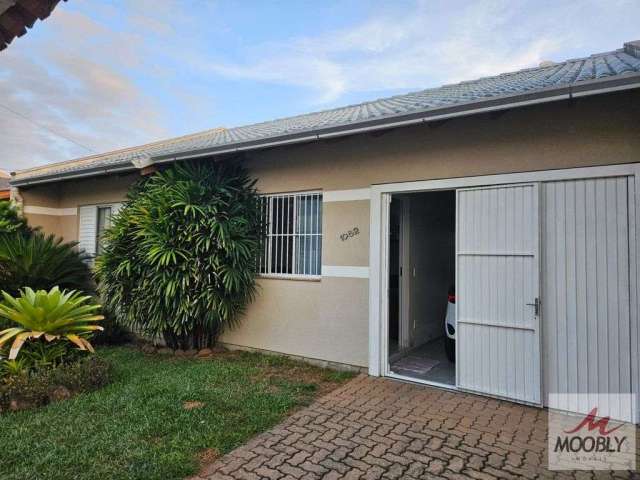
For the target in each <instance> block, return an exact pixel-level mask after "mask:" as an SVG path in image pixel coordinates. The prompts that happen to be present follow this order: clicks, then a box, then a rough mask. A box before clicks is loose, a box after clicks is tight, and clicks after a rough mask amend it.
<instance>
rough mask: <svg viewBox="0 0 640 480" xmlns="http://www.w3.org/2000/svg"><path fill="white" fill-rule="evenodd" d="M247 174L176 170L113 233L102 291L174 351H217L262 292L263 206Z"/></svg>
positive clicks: (146, 184) (137, 199) (143, 195)
mask: <svg viewBox="0 0 640 480" xmlns="http://www.w3.org/2000/svg"><path fill="white" fill-rule="evenodd" d="M254 185H255V182H254V181H252V180H251V179H250V178H249V176H248V174H247V172H246V170H245V169H244V168H242V167H240V166H237V165H221V164H214V163H212V162H206V163H182V164H176V165H174V166H172V167H170V168H168V169H166V170H164V171H161V172H158V173H156V174H154V175H153V176H151V177H149V178H147V179H145V180H143V181H141V182H140V183H139V184H137V185H136V186H135V187H134V188H133V189H132V190H131V192H130V193H129V194H128V198H127V201H126V202H125V204H124V206H123V208H122V209H121V210H120V212H119V214H118V216H117V217H116V218H115V219H114V223H113V225H112V227H111V228H110V229H109V230H108V231H107V232H106V234H105V237H104V238H105V248H104V252H103V254H102V255H101V256H100V257H98V259H97V261H96V272H97V274H98V283H99V292H100V295H101V297H102V299H103V302H104V303H105V306H106V307H107V308H108V309H109V311H111V313H112V314H114V315H115V316H116V318H117V319H118V321H119V322H120V323H122V324H123V325H125V326H127V327H129V328H131V329H133V330H135V331H141V332H144V333H146V334H149V335H153V336H162V337H164V339H165V341H166V342H167V344H168V345H169V346H171V347H172V348H203V347H208V346H211V345H212V344H213V343H214V342H215V340H216V339H217V337H218V336H219V335H220V333H222V331H223V330H224V329H225V328H227V327H230V326H234V325H235V324H236V323H237V322H238V318H239V315H240V314H241V312H242V311H243V309H244V308H245V307H246V305H247V304H248V303H249V302H250V301H251V300H252V298H253V296H254V294H255V291H256V285H255V277H256V273H257V272H256V267H257V265H256V264H257V262H256V259H257V257H258V254H259V248H260V247H259V246H260V243H261V233H262V228H261V223H260V207H259V199H258V196H257V193H256V190H255V187H254Z"/></svg>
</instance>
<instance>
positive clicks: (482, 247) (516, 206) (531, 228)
mask: <svg viewBox="0 0 640 480" xmlns="http://www.w3.org/2000/svg"><path fill="white" fill-rule="evenodd" d="M459 201H460V208H459V211H458V215H459V221H458V227H459V228H461V229H462V230H461V231H460V235H459V237H458V240H459V243H458V250H459V251H460V252H468V253H474V252H475V253H478V252H488V251H490V252H519V253H531V252H532V251H533V249H534V248H535V247H536V245H537V233H538V227H537V225H533V224H532V223H531V222H530V221H528V219H527V217H524V218H523V217H522V215H520V212H532V209H533V208H534V205H533V202H534V200H533V199H532V196H531V194H530V192H529V191H528V189H527V187H526V186H525V187H487V188H481V189H469V190H464V195H460V196H459ZM536 203H537V202H536ZM535 208H537V206H536V207H535ZM530 218H531V217H530V216H529V219H530Z"/></svg>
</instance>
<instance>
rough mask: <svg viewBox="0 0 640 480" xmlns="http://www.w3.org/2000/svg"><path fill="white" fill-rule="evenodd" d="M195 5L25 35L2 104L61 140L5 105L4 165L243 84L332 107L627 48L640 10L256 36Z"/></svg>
mask: <svg viewBox="0 0 640 480" xmlns="http://www.w3.org/2000/svg"><path fill="white" fill-rule="evenodd" d="M71 3H73V6H72V5H71ZM196 4H197V8H193V6H192V8H184V3H183V2H177V1H175V0H163V1H157V0H156V1H152V0H130V1H127V2H123V4H122V5H115V4H111V3H104V2H97V3H96V2H92V3H88V2H87V1H86V0H74V2H70V3H69V4H61V5H60V6H58V8H57V9H56V10H55V11H54V13H53V15H52V16H51V18H49V19H47V20H46V21H45V22H44V23H42V24H41V23H38V24H37V25H36V26H35V28H36V29H40V31H41V32H44V31H46V34H43V35H38V34H36V32H34V33H30V34H28V35H26V36H25V37H24V38H21V39H18V40H16V42H15V43H14V44H12V45H11V46H10V48H9V49H8V50H6V51H4V52H2V54H0V92H2V95H1V96H0V104H4V105H6V106H8V107H10V108H11V109H14V110H16V111H18V112H20V113H21V114H23V115H25V116H27V117H28V118H31V119H33V120H34V121H36V122H38V123H39V124H41V125H44V126H45V127H46V128H48V129H50V130H53V131H56V132H58V133H60V134H61V135H62V137H61V136H56V135H53V134H51V133H49V132H48V131H47V130H46V129H43V128H38V127H36V126H34V125H33V124H31V123H29V122H27V121H25V120H24V119H22V118H20V117H19V116H16V115H12V114H10V113H7V112H6V111H2V109H1V108H0V145H1V147H0V168H2V167H4V168H10V169H17V168H23V167H27V166H32V165H35V164H41V163H48V162H52V161H59V160H66V159H68V158H73V157H76V156H80V155H84V154H86V153H87V152H86V151H85V150H84V149H82V148H81V147H78V146H76V145H74V144H73V143H72V142H69V141H66V140H64V138H63V137H65V136H66V137H69V138H72V139H74V140H76V141H77V142H78V143H81V144H85V145H87V146H89V147H91V149H93V150H96V151H99V152H100V151H105V150H109V149H113V148H117V147H122V146H130V145H135V144H138V143H145V142H148V141H151V140H155V139H158V138H163V137H168V136H171V135H177V134H183V133H188V132H189V131H193V130H195V129H197V128H198V127H197V126H194V125H199V126H200V127H201V128H210V127H213V126H215V123H216V122H218V121H220V123H222V124H226V123H227V120H225V119H224V118H222V119H220V120H214V118H215V117H214V114H215V112H213V111H212V105H214V102H213V101H212V98H215V99H216V105H217V102H218V101H219V102H220V103H224V101H225V98H224V97H225V95H226V93H227V92H228V91H227V90H224V88H231V87H230V86H229V84H231V85H233V86H235V85H234V83H233V82H235V81H236V80H241V79H246V80H250V81H253V82H256V83H264V84H273V85H278V86H285V87H289V86H290V87H296V88H297V90H296V91H295V93H296V95H298V96H299V98H301V101H300V102H299V103H297V104H296V108H305V107H301V106H300V104H303V103H304V104H307V105H309V104H313V105H315V106H316V107H317V108H324V107H328V106H333V105H337V104H340V103H342V102H344V98H345V97H347V96H351V97H350V98H353V97H354V96H356V95H357V96H358V98H362V97H365V96H367V95H369V96H373V95H375V94H378V93H379V92H388V91H394V90H396V91H397V90H401V91H402V90H417V89H422V88H426V87H430V86H438V85H441V84H443V83H451V82H456V81H461V80H469V79H473V78H477V77H481V76H487V75H492V74H497V73H501V72H505V71H510V70H516V69H520V68H525V67H530V66H534V65H537V64H538V63H539V62H540V61H542V60H562V59H564V58H567V57H568V56H577V55H585V54H588V53H592V52H597V51H601V50H602V49H613V48H617V47H620V46H621V44H622V41H624V40H630V39H633V37H635V36H636V21H635V19H636V18H638V16H639V15H640V2H638V1H637V0H607V1H605V0H581V1H577V0H530V1H526V2H512V1H506V0H467V1H462V0H461V1H458V2H455V5H454V2H450V1H446V0H428V1H427V0H418V1H416V2H411V1H410V0H405V1H402V2H388V3H385V4H383V6H382V7H380V6H378V7H376V8H377V9H376V10H375V11H374V12H373V13H372V14H371V15H370V16H368V17H367V18H364V19H362V20H359V21H356V22H354V23H352V25H351V26H350V27H349V28H342V29H337V30H335V29H334V30H329V31H326V30H325V31H323V32H322V33H319V34H317V35H307V36H297V37H292V38H287V39H285V40H282V41H279V42H273V41H269V42H257V43H250V41H248V40H247V41H245V38H244V37H245V36H246V37H247V38H251V36H250V35H249V34H248V33H247V31H246V29H243V28H244V25H243V24H242V23H241V22H242V21H241V20H235V23H233V21H232V20H229V22H231V23H230V24H228V23H227V22H226V19H225V18H224V15H222V16H220V15H219V11H217V10H216V8H217V3H216V2H200V1H198V2H196ZM71 7H73V8H71ZM227 8H230V7H227ZM234 8H235V9H236V10H237V11H236V12H235V13H240V15H238V17H240V18H242V9H243V8H245V9H249V8H251V7H250V6H247V5H245V4H242V3H241V4H238V5H237V6H236V7H234ZM335 10H336V11H339V10H340V9H339V8H336V9H335ZM81 12H90V15H91V18H90V17H89V14H83V13H81ZM92 18H95V19H97V20H93V19H92ZM271 18H276V16H275V15H274V16H273V17H271ZM577 19H579V20H580V21H577ZM270 28H272V29H274V30H275V29H277V28H278V26H277V25H275V24H274V25H270ZM211 32H215V35H213V36H211ZM265 35H266V36H267V38H268V36H269V32H266V33H263V34H262V36H263V37H264V36H265ZM274 36H275V35H274ZM217 42H220V43H219V44H218V43H217ZM247 42H249V43H247ZM221 58H226V60H220V59H221ZM216 82H217V83H216ZM214 84H215V87H212V86H211V85H214ZM242 85H243V88H251V85H249V86H247V85H246V84H245V83H242ZM254 85H255V83H254ZM218 87H221V88H222V90H215V88H218ZM210 91H212V92H214V93H212V94H211V98H210V97H208V95H209V92H210ZM256 91H257V92H260V91H261V90H259V89H256ZM251 93H253V92H251ZM238 96H239V95H238ZM249 96H251V95H249ZM204 100H206V101H204ZM266 105H267V106H268V107H270V108H272V109H273V110H274V111H273V112H269V113H268V115H269V116H270V117H272V118H276V117H279V116H282V111H279V110H277V106H273V105H272V104H268V102H267V104H266ZM227 108H228V107H227ZM309 108H310V107H309ZM283 110H284V111H290V109H289V110H287V109H286V108H284V109H283ZM251 113H252V112H248V116H251ZM176 119H178V120H176ZM209 122H211V123H212V124H210V123H209ZM169 125H172V128H169ZM180 129H183V130H180Z"/></svg>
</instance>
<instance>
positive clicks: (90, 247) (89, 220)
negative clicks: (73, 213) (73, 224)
mask: <svg viewBox="0 0 640 480" xmlns="http://www.w3.org/2000/svg"><path fill="white" fill-rule="evenodd" d="M79 214H80V216H79V217H80V218H79V224H78V248H79V249H80V250H84V251H85V252H86V253H88V254H89V255H91V256H92V257H93V256H94V255H95V254H96V227H97V223H98V208H97V207H96V206H95V205H89V206H86V207H80V212H79Z"/></svg>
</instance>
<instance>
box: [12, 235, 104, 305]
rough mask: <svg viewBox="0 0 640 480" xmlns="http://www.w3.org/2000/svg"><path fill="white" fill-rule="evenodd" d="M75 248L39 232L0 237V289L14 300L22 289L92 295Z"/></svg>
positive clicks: (81, 256)
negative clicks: (59, 289) (54, 289)
mask: <svg viewBox="0 0 640 480" xmlns="http://www.w3.org/2000/svg"><path fill="white" fill-rule="evenodd" d="M76 245H77V243H75V242H68V243H65V242H64V241H63V240H62V239H61V238H59V237H55V236H54V235H45V234H44V233H42V232H32V233H31V234H29V235H22V234H20V233H7V234H2V233H0V289H1V290H4V291H6V292H8V293H9V294H10V295H14V296H15V295H18V294H19V291H20V289H22V288H24V287H31V288H32V289H34V290H50V289H51V288H53V287H54V286H59V287H60V288H62V289H67V290H80V291H83V292H85V293H91V292H93V291H94V289H95V286H94V283H93V279H92V276H91V270H90V269H89V267H88V265H87V263H86V261H85V260H86V258H87V257H86V256H85V255H84V254H81V253H79V252H78V251H77V249H76Z"/></svg>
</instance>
